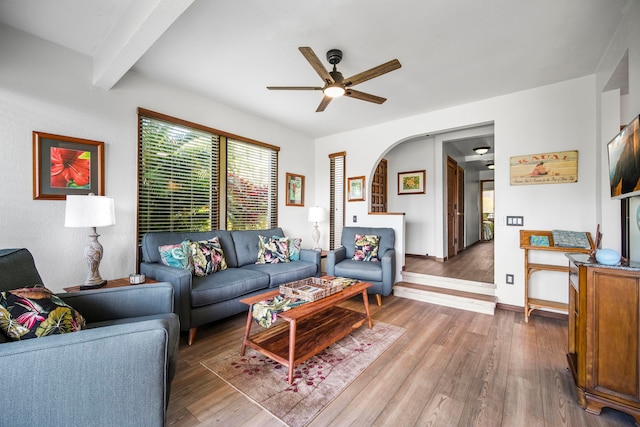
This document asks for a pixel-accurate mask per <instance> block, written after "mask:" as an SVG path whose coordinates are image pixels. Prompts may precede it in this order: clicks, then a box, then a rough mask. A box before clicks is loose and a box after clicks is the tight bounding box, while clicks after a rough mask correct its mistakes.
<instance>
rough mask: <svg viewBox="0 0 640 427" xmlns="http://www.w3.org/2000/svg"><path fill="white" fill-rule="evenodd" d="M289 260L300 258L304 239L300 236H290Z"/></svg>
mask: <svg viewBox="0 0 640 427" xmlns="http://www.w3.org/2000/svg"><path fill="white" fill-rule="evenodd" d="M288 239H289V260H290V261H299V260H300V249H302V239H301V238H300V237H289V238H288Z"/></svg>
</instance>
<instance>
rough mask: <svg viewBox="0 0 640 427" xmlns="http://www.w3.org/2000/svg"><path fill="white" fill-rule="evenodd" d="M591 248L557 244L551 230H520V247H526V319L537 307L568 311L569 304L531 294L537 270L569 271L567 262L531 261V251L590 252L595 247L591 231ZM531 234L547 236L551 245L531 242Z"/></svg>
mask: <svg viewBox="0 0 640 427" xmlns="http://www.w3.org/2000/svg"><path fill="white" fill-rule="evenodd" d="M585 234H586V236H587V239H588V240H589V245H590V246H591V248H589V249H585V248H567V247H561V246H555V244H554V241H553V233H552V232H551V231H550V230H520V248H521V249H524V321H525V322H528V321H529V316H530V315H531V312H532V311H533V310H535V309H537V308H548V309H552V310H557V311H564V312H566V311H567V304H565V303H563V302H558V301H549V300H543V299H539V298H531V297H530V296H529V281H530V279H531V276H532V275H533V273H535V272H536V271H558V272H561V273H565V274H566V272H567V271H569V269H568V267H567V264H566V263H563V264H562V265H554V264H540V263H533V262H530V261H529V251H552V252H559V253H589V252H591V250H593V248H594V247H595V246H594V244H593V240H592V239H591V234H590V233H585ZM531 236H540V237H546V239H547V241H548V243H549V246H540V245H533V244H531Z"/></svg>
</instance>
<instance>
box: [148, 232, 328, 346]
mask: <svg viewBox="0 0 640 427" xmlns="http://www.w3.org/2000/svg"><path fill="white" fill-rule="evenodd" d="M260 235H262V236H265V237H273V236H280V237H284V232H283V231H282V228H272V229H268V230H236V231H228V230H216V231H207V232H152V233H147V234H145V235H144V236H143V238H142V258H143V262H142V263H141V264H140V272H141V273H143V274H145V275H146V276H147V277H150V278H152V279H155V280H158V281H162V282H169V283H171V284H172V285H173V287H174V289H175V300H176V301H175V308H176V312H177V313H178V315H179V316H180V328H181V329H182V331H189V337H188V343H189V345H191V344H192V343H193V340H194V339H195V335H196V330H197V328H198V326H202V325H205V324H207V323H210V322H213V321H215V320H218V319H222V318H225V317H228V316H232V315H234V314H238V313H241V312H243V311H246V310H247V309H248V307H247V306H246V305H244V304H242V303H241V302H240V300H241V299H242V298H246V297H249V296H253V295H256V294H259V293H262V292H265V291H267V290H269V289H271V288H276V287H279V286H280V285H281V284H283V283H287V282H291V281H294V280H301V279H305V278H307V277H318V276H320V272H321V267H320V252H318V251H314V250H310V249H302V250H301V251H300V260H298V261H291V262H284V263H276V264H256V261H257V259H258V250H259V237H258V236H260ZM213 237H218V240H219V241H220V244H221V246H222V250H223V251H224V256H225V260H226V263H227V267H228V268H227V269H225V270H222V271H218V272H215V273H212V274H209V275H207V276H203V277H199V276H194V275H192V274H191V272H190V271H189V270H185V269H180V268H174V267H169V266H167V265H164V264H163V263H162V260H161V256H160V251H159V247H160V246H164V245H171V244H176V243H180V242H182V241H183V240H185V239H189V240H191V241H202V240H209V239H212V238H213ZM291 237H295V236H291Z"/></svg>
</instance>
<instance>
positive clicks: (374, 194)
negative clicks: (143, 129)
mask: <svg viewBox="0 0 640 427" xmlns="http://www.w3.org/2000/svg"><path fill="white" fill-rule="evenodd" d="M386 211H387V161H386V160H385V159H382V160H380V163H378V167H377V168H376V171H375V172H374V174H373V180H372V182H371V212H386Z"/></svg>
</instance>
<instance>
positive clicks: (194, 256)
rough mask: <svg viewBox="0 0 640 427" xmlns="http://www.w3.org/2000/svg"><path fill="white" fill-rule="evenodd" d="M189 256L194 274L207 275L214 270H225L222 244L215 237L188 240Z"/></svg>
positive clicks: (225, 264) (225, 263)
mask: <svg viewBox="0 0 640 427" xmlns="http://www.w3.org/2000/svg"><path fill="white" fill-rule="evenodd" d="M189 256H190V257H191V265H192V266H193V274H194V275H196V276H200V277H203V276H208V275H209V274H211V273H215V272H216V271H220V270H226V269H227V261H226V260H225V258H224V251H223V250H222V245H221V244H220V240H219V239H218V238H217V237H214V238H212V239H209V240H202V241H199V242H189Z"/></svg>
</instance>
